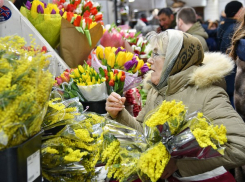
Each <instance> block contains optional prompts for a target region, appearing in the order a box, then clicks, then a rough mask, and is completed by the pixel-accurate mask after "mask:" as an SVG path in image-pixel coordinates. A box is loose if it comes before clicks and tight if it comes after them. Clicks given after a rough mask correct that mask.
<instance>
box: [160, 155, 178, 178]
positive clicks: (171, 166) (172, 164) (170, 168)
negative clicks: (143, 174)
mask: <svg viewBox="0 0 245 182" xmlns="http://www.w3.org/2000/svg"><path fill="white" fill-rule="evenodd" d="M177 170H178V167H177V165H176V160H175V159H174V158H171V159H170V160H169V162H168V164H167V166H166V167H165V169H164V171H163V173H162V176H161V179H167V178H169V177H170V176H171V175H172V174H173V173H174V172H175V171H177Z"/></svg>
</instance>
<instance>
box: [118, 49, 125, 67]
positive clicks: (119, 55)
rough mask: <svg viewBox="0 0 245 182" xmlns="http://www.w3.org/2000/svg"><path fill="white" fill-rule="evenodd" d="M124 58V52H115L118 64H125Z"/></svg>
mask: <svg viewBox="0 0 245 182" xmlns="http://www.w3.org/2000/svg"><path fill="white" fill-rule="evenodd" d="M125 60H126V55H125V52H119V53H118V54H117V59H116V62H117V64H118V66H120V67H122V66H123V65H124V64H125Z"/></svg>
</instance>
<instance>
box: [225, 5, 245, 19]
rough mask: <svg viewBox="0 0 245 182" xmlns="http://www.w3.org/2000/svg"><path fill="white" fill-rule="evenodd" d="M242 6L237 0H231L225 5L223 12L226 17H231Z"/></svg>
mask: <svg viewBox="0 0 245 182" xmlns="http://www.w3.org/2000/svg"><path fill="white" fill-rule="evenodd" d="M241 7H242V3H240V2H238V1H231V2H229V3H228V4H227V5H226V6H225V14H226V17H227V18H233V17H234V16H235V14H236V13H237V12H238V11H239V9H240V8H241Z"/></svg>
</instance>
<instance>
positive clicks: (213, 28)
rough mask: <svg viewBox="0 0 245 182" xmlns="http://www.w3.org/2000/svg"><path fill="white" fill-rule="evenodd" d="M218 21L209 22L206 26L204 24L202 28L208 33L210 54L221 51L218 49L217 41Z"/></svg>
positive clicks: (207, 40)
mask: <svg viewBox="0 0 245 182" xmlns="http://www.w3.org/2000/svg"><path fill="white" fill-rule="evenodd" d="M218 25H219V23H218V21H217V20H216V21H209V22H207V23H206V24H203V25H202V27H203V28H204V30H205V31H206V32H207V33H208V38H207V39H206V42H207V45H208V49H209V51H210V52H216V51H219V49H218V40H217V28H218Z"/></svg>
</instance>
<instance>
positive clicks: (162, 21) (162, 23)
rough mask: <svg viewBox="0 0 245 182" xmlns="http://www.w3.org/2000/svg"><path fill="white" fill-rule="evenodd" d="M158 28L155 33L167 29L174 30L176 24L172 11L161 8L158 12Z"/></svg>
mask: <svg viewBox="0 0 245 182" xmlns="http://www.w3.org/2000/svg"><path fill="white" fill-rule="evenodd" d="M158 20H159V27H158V28H157V30H156V32H157V33H160V32H162V31H164V30H167V29H175V27H176V22H175V16H174V13H173V11H172V10H171V9H170V8H163V9H161V10H160V11H159V12H158Z"/></svg>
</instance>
